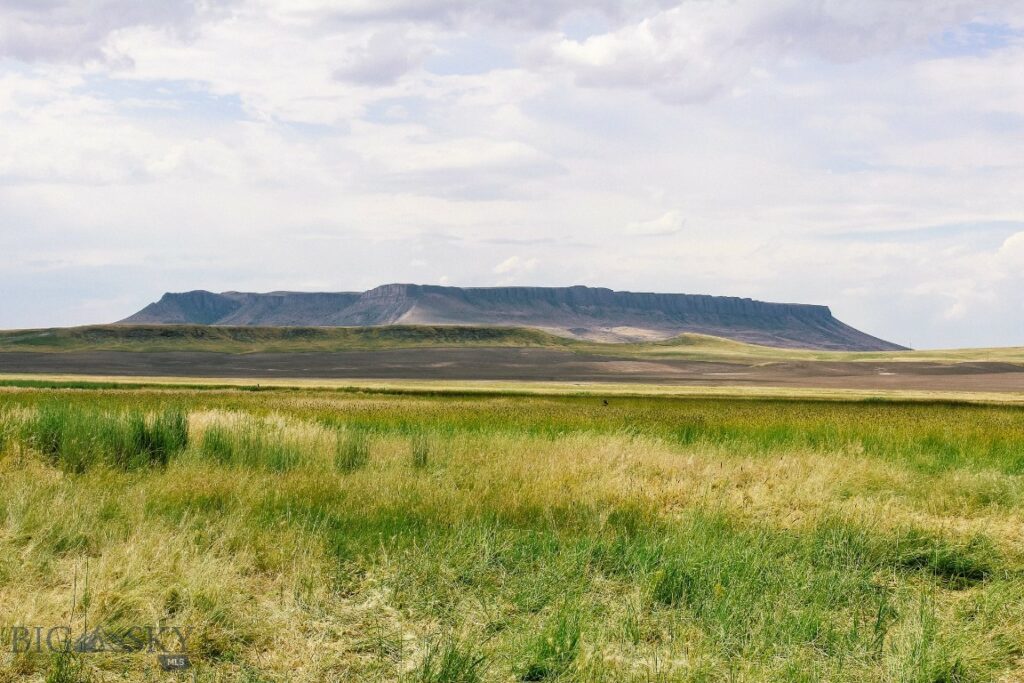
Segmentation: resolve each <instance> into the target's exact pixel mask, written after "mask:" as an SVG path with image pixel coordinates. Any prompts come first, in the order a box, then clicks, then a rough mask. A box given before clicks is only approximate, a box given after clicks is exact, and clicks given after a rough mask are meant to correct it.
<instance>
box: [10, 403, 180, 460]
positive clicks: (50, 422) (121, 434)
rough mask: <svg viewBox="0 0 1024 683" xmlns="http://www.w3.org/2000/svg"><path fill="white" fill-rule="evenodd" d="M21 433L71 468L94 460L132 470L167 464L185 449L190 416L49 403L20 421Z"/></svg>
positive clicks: (170, 412) (171, 411) (178, 412)
mask: <svg viewBox="0 0 1024 683" xmlns="http://www.w3.org/2000/svg"><path fill="white" fill-rule="evenodd" d="M23 438H24V439H25V441H26V442H27V443H28V444H30V445H31V446H33V447H34V448H36V449H37V450H39V451H40V452H41V453H43V455H45V456H47V457H48V458H49V459H50V460H51V461H52V462H53V463H54V464H57V465H59V466H61V467H62V468H63V469H65V470H67V471H69V472H74V473H81V472H85V471H86V470H88V469H89V468H91V467H94V466H97V465H105V466H108V467H114V468H119V469H123V470H132V469H137V468H140V467H147V466H154V465H166V464H167V463H168V462H169V461H170V459H171V458H172V457H173V456H174V455H176V454H178V453H180V452H181V451H182V450H184V449H185V448H186V447H187V445H188V417H187V415H186V414H185V412H184V411H181V410H178V409H173V408H171V409H165V410H163V411H162V412H160V413H158V414H157V415H156V416H155V417H152V418H150V417H148V416H147V415H146V414H144V413H143V412H141V411H138V410H127V411H121V412H99V411H96V410H90V409H88V408H81V407H77V406H70V405H67V404H61V403H49V404H44V405H42V406H40V408H39V410H38V412H37V413H36V415H35V417H34V418H33V419H31V420H28V421H27V422H26V423H25V424H24V429H23Z"/></svg>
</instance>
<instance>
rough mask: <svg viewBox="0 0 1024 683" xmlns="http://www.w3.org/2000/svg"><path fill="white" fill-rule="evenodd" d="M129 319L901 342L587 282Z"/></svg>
mask: <svg viewBox="0 0 1024 683" xmlns="http://www.w3.org/2000/svg"><path fill="white" fill-rule="evenodd" d="M121 322H123V323H160V324H174V323H198V324H203V325H251V326H292V325H297V326H324V327H333V326H355V325H359V326H363V325H367V326H375V325H390V324H395V323H406V324H450V325H502V326H505V325H515V326H524V327H537V328H541V329H546V330H550V331H554V332H558V333H561V334H567V335H571V336H577V337H583V338H591V339H606V340H608V339H619V340H626V339H651V338H665V337H670V336H674V335H677V334H681V333H683V332H698V333H702V334H712V335H716V336H720V337H726V338H729V339H736V340H739V341H745V342H751V343H755V344H766V345H770V346H782V347H790V348H811V349H835V350H854V351H885V350H897V349H900V348H902V347H900V346H898V345H896V344H892V343H890V342H887V341H884V340H881V339H878V338H876V337H872V336H871V335H868V334H865V333H863V332H860V331H859V330H856V329H854V328H852V327H850V326H849V325H846V324H844V323H842V322H840V321H839V320H837V319H836V318H835V317H833V316H832V313H831V311H830V310H829V309H828V307H827V306H814V305H807V304H784V303H769V302H764V301H755V300H752V299H745V298H739V297H723V296H707V295H694V294H658V293H638V292H616V291H613V290H610V289H604V288H598V287H582V286H577V287H479V288H476V287H471V288H461V287H439V286H432V285H409V284H390V285H383V286H381V287H377V288H375V289H371V290H369V291H366V292H337V293H307V292H270V293H267V294H253V293H246V292H224V293H221V294H214V293H212V292H206V291H201V290H200V291H193V292H185V293H180V294H165V295H164V296H163V297H162V298H161V299H160V300H159V301H157V302H155V303H152V304H150V305H149V306H146V307H145V308H144V309H142V310H141V311H139V312H138V313H136V314H135V315H132V316H130V317H129V318H126V319H125V320H123V321H121Z"/></svg>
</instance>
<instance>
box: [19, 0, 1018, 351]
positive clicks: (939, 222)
mask: <svg viewBox="0 0 1024 683" xmlns="http://www.w3.org/2000/svg"><path fill="white" fill-rule="evenodd" d="M128 5H132V6H131V7H129V6H128ZM166 5H167V6H166V7H155V6H153V7H150V6H149V5H146V4H144V3H141V4H140V3H125V2H123V1H122V0H109V1H106V2H101V1H100V0H95V1H92V2H90V1H86V0H82V1H80V2H73V1H71V0H52V1H48V2H45V3H30V2H28V1H27V0H17V1H16V2H6V3H0V53H2V54H3V55H4V56H5V57H6V60H5V61H3V62H0V150H2V152H3V153H2V154H0V253H2V254H3V260H4V264H3V265H4V267H3V268H2V269H0V288H2V289H3V290H4V291H5V293H7V292H10V295H9V296H8V297H7V298H8V299H9V300H17V301H20V302H30V303H31V304H32V305H29V303H24V304H19V305H17V306H9V307H5V309H4V310H2V311H0V326H9V325H23V324H27V323H29V322H32V323H35V324H45V323H48V322H49V323H66V322H88V319H87V316H88V315H89V311H93V312H95V311H97V310H100V308H102V310H104V311H107V310H109V308H110V306H112V305H124V306H125V307H126V309H127V310H124V311H122V313H123V314H127V313H130V312H131V308H133V307H135V306H136V304H138V305H139V306H141V305H142V304H144V303H146V302H147V301H149V300H152V299H153V298H155V297H156V296H157V295H159V293H160V290H163V289H170V290H182V289H191V288H194V287H206V288H212V289H218V288H219V289H246V288H251V289H281V288H287V287H302V286H313V284H315V286H317V287H318V288H334V289H339V290H351V289H359V288H367V287H371V286H374V285H376V284H380V283H381V282H384V281H408V280H410V279H415V278H422V279H424V280H426V281H429V280H431V279H432V278H433V279H434V280H435V281H445V282H447V281H449V280H450V281H453V282H457V283H458V284H460V285H481V286H486V285H495V284H502V283H516V284H551V285H555V284H564V285H569V284H576V283H581V282H583V283H588V284H594V285H604V286H610V287H615V288H618V289H634V290H647V291H651V290H663V291H688V292H707V293H715V294H730V295H740V296H753V297H759V298H765V299H784V300H791V301H809V302H814V303H825V304H829V305H831V306H832V307H833V310H835V311H836V313H837V314H838V315H839V316H840V317H841V318H843V319H845V320H847V321H848V322H850V323H851V324H854V325H858V326H863V327H865V328H866V329H867V330H868V331H870V332H873V333H876V334H880V335H882V336H888V337H892V338H894V339H895V340H896V341H902V342H909V343H915V344H918V345H936V344H942V345H953V344H966V343H971V344H983V343H989V344H992V343H1020V342H1021V341H1022V340H1024V331H1022V329H1021V322H1020V321H1021V319H1022V316H1021V313H1022V311H1021V304H1020V303H1019V300H1020V297H1019V291H1020V289H1021V287H1022V286H1024V282H1022V280H1021V277H1022V276H1021V275H1020V273H1021V272H1022V271H1024V263H1022V258H1024V247H1022V246H1021V245H1022V244H1024V238H1022V237H1021V236H1020V234H1021V230H1024V213H1022V205H1021V196H1020V177H1021V174H1022V172H1024V168H1022V166H1024V161H1021V160H1020V159H1019V155H1018V154H1015V152H1016V150H1018V149H1020V147H1021V144H1022V143H1024V138H1022V130H1024V125H1022V123H1021V122H1022V121H1024V81H1022V78H1021V74H1024V61H1022V55H1024V51H1022V47H1024V39H1022V34H1021V30H1022V26H1021V24H1020V22H1019V20H1018V21H1016V23H1014V20H1015V16H1016V17H1018V18H1019V16H1021V15H1022V13H1021V12H1019V11H1018V10H1021V9H1022V2H1021V1H1020V0H1015V1H1010V0H995V1H993V2H985V3H982V2H968V1H967V0H949V1H948V2H946V1H944V2H941V3H921V2H916V1H914V2H910V0H895V1H889V2H882V1H881V0H865V1H864V2H857V3H854V2H852V0H823V1H822V2H814V3H810V2H797V1H796V0H766V1H765V2H760V1H758V2H755V1H754V0H732V1H730V2H717V1H715V2H705V1H703V0H686V1H685V2H682V1H669V0H665V1H664V2H662V1H661V0H649V1H648V0H638V1H636V2H632V1H630V2H612V1H611V0H592V1H591V0H587V1H580V2H572V1H570V0H557V1H556V2H540V1H539V0H538V1H536V2H534V1H532V0H531V1H530V2H527V3H522V2H512V0H495V1H494V2H470V1H469V0H426V1H424V2H412V0H381V2H376V1H374V2H362V1H361V0H360V1H352V2H345V3H337V2H329V1H328V0H287V1H286V0H237V2H233V3H230V4H225V3H217V2H196V3H189V2H183V3H167V4H166ZM1015 12H1016V15H1015ZM513 15H516V16H513ZM968 22H970V23H968ZM990 29H991V30H990ZM950 36H953V39H952V40H953V41H954V43H955V44H954V45H952V46H950V45H948V44H947V43H949V41H950V40H951V38H950ZM436 55H445V56H448V57H451V56H452V55H455V56H456V57H457V60H458V61H459V62H460V63H459V64H456V67H459V66H465V64H462V62H465V63H466V64H468V65H469V66H473V62H474V61H475V60H477V61H479V62H480V64H483V65H486V68H481V69H478V70H477V69H472V68H468V69H463V68H450V69H445V68H440V67H438V63H437V62H436V61H435V60H434V57H435V56H436ZM647 94H651V95H653V97H648V96H647ZM681 102H683V103H687V104H688V105H689V106H677V105H678V104H679V103H681ZM666 103H668V105H669V106H666ZM674 207H680V208H683V209H684V211H685V223H684V213H683V211H680V210H679V208H674ZM927 226H937V227H936V228H935V229H934V230H933V229H932V228H927ZM972 226H975V227H972ZM992 226H995V227H992ZM684 228H685V237H686V238H685V240H683V239H678V238H673V236H675V235H679V234H681V232H682V231H683V230H684ZM923 228H927V229H923ZM641 236H645V237H659V236H660V237H662V238H663V239H637V238H638V237H641ZM54 245H60V247H59V248H57V247H55V246H54ZM240 245H244V248H242V247H240ZM520 249H522V250H523V251H522V252H518V253H517V250H520ZM527 250H528V253H526V251H527ZM510 251H511V252H512V253H510ZM43 257H45V258H43ZM410 264H416V265H414V266H410ZM442 273H443V274H444V275H443V276H441V275H431V274H442ZM89 302H101V304H99V305H98V306H99V308H98V307H97V305H95V304H93V303H89ZM102 302H107V303H102ZM110 302H116V303H115V304H112V303H110ZM103 307H105V308H103ZM40 311H41V312H42V313H40Z"/></svg>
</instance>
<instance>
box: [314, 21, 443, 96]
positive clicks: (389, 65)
mask: <svg viewBox="0 0 1024 683" xmlns="http://www.w3.org/2000/svg"><path fill="white" fill-rule="evenodd" d="M431 52H432V50H431V48H430V47H429V46H428V45H426V44H424V43H417V42H416V41H414V40H413V39H412V38H411V36H410V35H409V34H408V33H405V32H401V31H377V32H375V33H373V34H371V35H370V36H369V39H368V40H367V41H366V44H365V45H363V46H361V47H360V48H359V49H357V50H352V51H351V52H350V53H349V55H348V56H347V58H346V63H345V64H343V65H342V66H339V67H338V68H337V69H335V70H334V77H335V78H337V79H339V80H342V81H350V82H352V83H359V84H363V85H389V84H392V83H394V82H395V81H397V80H398V79H399V78H401V77H402V76H404V75H405V74H406V73H408V72H409V71H411V70H412V69H414V68H416V67H418V66H420V64H422V63H423V60H424V59H425V58H426V57H427V56H428V55H429V54H430V53H431Z"/></svg>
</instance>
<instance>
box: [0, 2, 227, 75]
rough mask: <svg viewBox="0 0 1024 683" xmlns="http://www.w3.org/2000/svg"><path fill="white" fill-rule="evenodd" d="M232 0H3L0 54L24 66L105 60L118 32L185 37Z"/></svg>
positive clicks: (0, 18)
mask: <svg viewBox="0 0 1024 683" xmlns="http://www.w3.org/2000/svg"><path fill="white" fill-rule="evenodd" d="M231 4H233V1H232V0H202V1H200V0H171V1H168V2H138V1H137V0H46V1H44V0H5V1H4V2H2V3H0V55H4V56H7V57H13V58H15V59H20V60H23V61H29V62H33V61H62V60H69V61H83V60H87V59H98V58H101V57H102V56H103V53H104V47H105V45H106V42H107V39H108V38H109V36H110V35H111V34H112V33H114V32H115V31H118V30H121V29H125V28H128V27H133V26H149V27H154V28H161V29H168V30H171V31H173V32H176V33H178V34H182V35H183V34H185V33H187V32H188V31H189V30H191V29H192V28H194V27H195V26H196V25H197V23H198V22H200V21H202V20H205V19H208V18H210V17H211V16H214V15H216V14H217V13H218V12H219V11H221V10H223V9H225V8H227V7H228V6H230V5H231Z"/></svg>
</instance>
